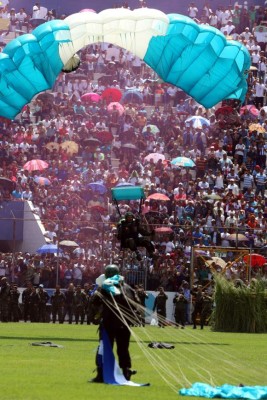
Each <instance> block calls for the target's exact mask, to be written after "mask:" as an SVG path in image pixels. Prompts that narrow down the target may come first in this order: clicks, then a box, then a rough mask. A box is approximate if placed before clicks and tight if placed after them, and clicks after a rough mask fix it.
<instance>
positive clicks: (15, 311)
mask: <svg viewBox="0 0 267 400" xmlns="http://www.w3.org/2000/svg"><path fill="white" fill-rule="evenodd" d="M19 296H20V293H19V291H18V287H17V286H16V285H13V286H12V287H11V290H10V321H13V322H19V316H20V309H19Z"/></svg>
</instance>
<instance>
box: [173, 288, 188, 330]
mask: <svg viewBox="0 0 267 400" xmlns="http://www.w3.org/2000/svg"><path fill="white" fill-rule="evenodd" d="M187 303H188V301H187V300H186V298H185V296H184V292H183V289H180V290H179V293H178V294H176V295H175V296H174V298H173V304H174V306H175V311H174V317H175V322H176V324H181V325H182V329H184V327H185V321H186V307H187Z"/></svg>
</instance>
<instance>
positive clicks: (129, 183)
mask: <svg viewBox="0 0 267 400" xmlns="http://www.w3.org/2000/svg"><path fill="white" fill-rule="evenodd" d="M125 186H135V185H134V184H133V183H131V182H120V183H118V184H117V185H116V187H125Z"/></svg>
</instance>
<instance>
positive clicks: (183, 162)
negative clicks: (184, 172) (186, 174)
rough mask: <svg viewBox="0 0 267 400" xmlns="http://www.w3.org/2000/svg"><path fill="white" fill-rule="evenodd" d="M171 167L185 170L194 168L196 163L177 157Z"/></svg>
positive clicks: (172, 161)
mask: <svg viewBox="0 0 267 400" xmlns="http://www.w3.org/2000/svg"><path fill="white" fill-rule="evenodd" d="M171 165H173V166H175V167H183V168H193V167H195V166H196V164H195V163H194V161H193V160H191V159H190V158H187V157H176V158H174V159H173V160H171Z"/></svg>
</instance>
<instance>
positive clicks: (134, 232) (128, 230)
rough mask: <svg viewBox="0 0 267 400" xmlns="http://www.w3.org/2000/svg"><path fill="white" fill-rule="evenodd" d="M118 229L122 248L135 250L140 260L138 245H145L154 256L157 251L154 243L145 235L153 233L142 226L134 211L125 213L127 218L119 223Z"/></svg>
mask: <svg viewBox="0 0 267 400" xmlns="http://www.w3.org/2000/svg"><path fill="white" fill-rule="evenodd" d="M117 230H118V233H117V238H118V239H119V240H120V242H121V248H122V249H125V248H126V249H130V250H131V251H134V252H135V253H136V255H137V259H138V260H141V259H142V257H141V255H140V253H139V251H138V249H137V248H138V247H145V248H146V249H147V251H148V253H149V256H150V257H152V256H153V253H154V251H155V248H154V245H153V244H152V242H151V241H150V240H148V239H147V238H145V237H143V236H149V235H151V232H148V231H147V230H146V229H144V228H143V227H142V226H141V224H140V221H139V219H136V218H134V216H133V214H132V213H126V214H125V218H123V219H121V220H120V222H119V223H118V226H117ZM141 235H142V236H141Z"/></svg>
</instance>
